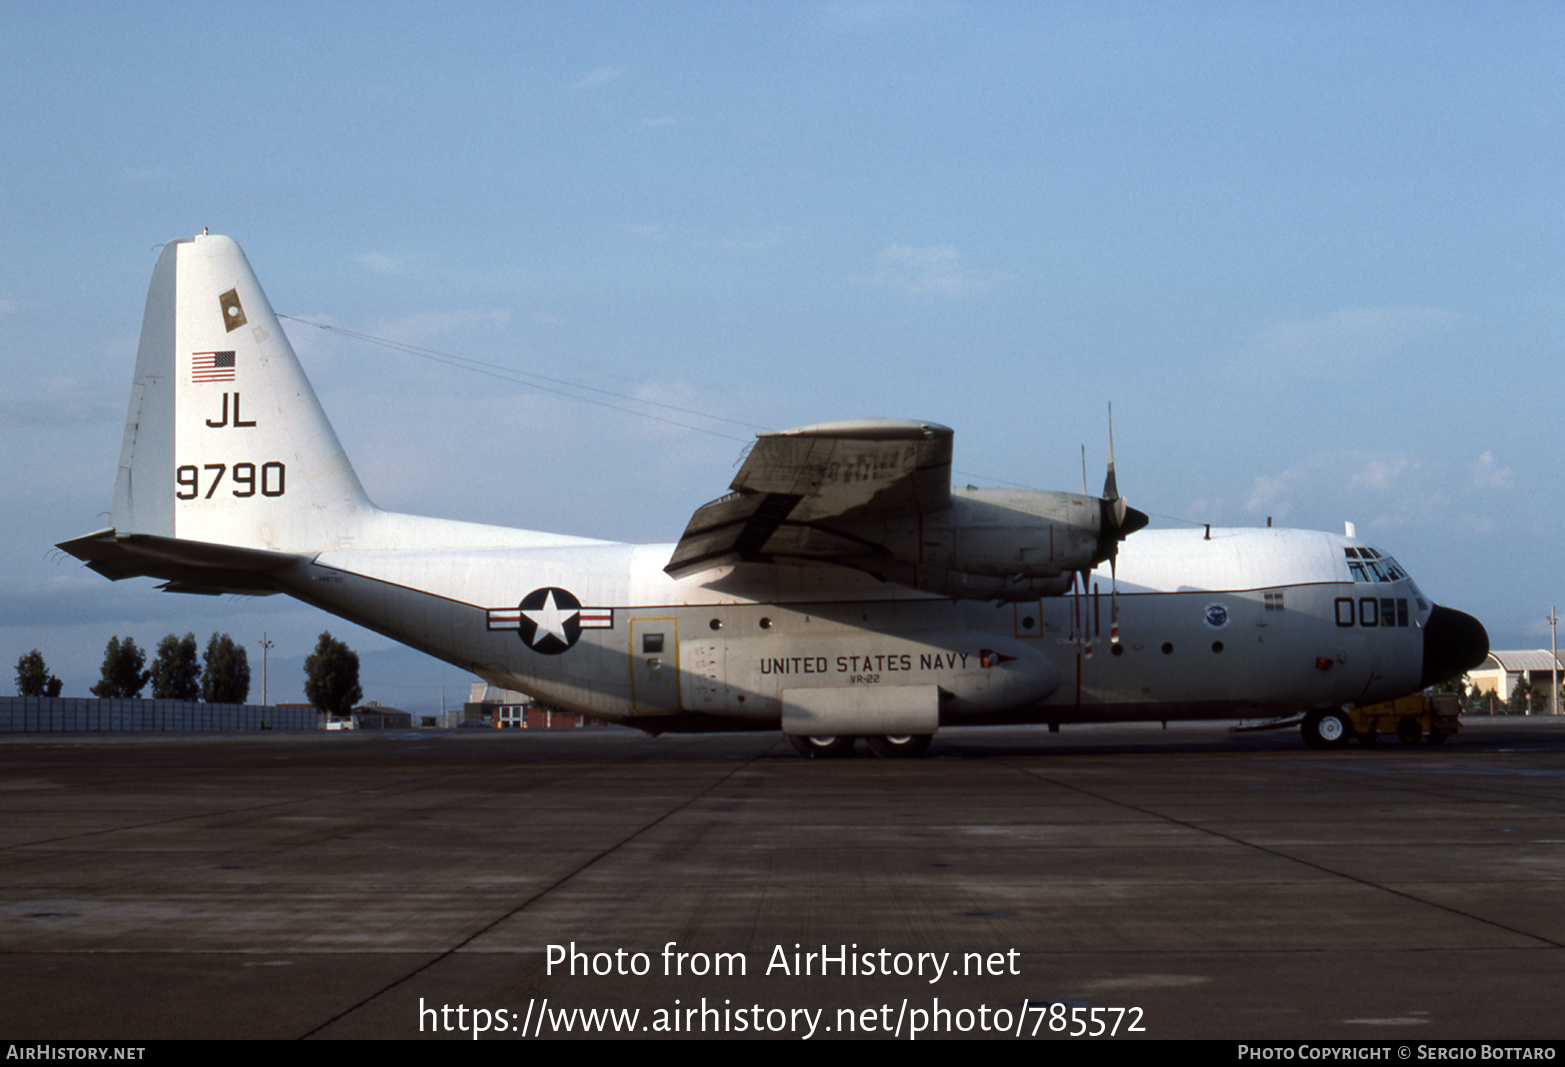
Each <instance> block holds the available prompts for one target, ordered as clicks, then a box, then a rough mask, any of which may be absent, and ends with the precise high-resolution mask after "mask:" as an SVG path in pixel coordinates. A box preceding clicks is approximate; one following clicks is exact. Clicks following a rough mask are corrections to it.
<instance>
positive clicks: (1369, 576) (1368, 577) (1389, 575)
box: [1342, 546, 1407, 582]
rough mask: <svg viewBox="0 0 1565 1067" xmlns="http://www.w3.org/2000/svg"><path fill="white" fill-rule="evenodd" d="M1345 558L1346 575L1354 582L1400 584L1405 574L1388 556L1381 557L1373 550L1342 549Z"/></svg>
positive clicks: (1349, 547) (1350, 547)
mask: <svg viewBox="0 0 1565 1067" xmlns="http://www.w3.org/2000/svg"><path fill="white" fill-rule="evenodd" d="M1342 552H1343V555H1344V556H1346V557H1347V561H1348V573H1349V574H1350V575H1352V576H1353V580H1354V581H1355V582H1400V581H1401V580H1402V579H1404V578H1406V577H1407V572H1406V571H1404V570H1403V569H1402V568H1401V567H1400V566H1398V564H1397V561H1396V560H1394V559H1392V558H1391V557H1390V556H1382V555H1381V554H1380V553H1379V552H1377V551H1375V550H1374V549H1373V548H1354V547H1352V546H1348V547H1345V548H1343V550H1342Z"/></svg>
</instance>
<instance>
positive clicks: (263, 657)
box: [261, 630, 274, 705]
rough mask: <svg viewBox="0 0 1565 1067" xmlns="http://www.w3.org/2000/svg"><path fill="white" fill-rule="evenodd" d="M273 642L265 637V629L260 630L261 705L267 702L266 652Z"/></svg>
mask: <svg viewBox="0 0 1565 1067" xmlns="http://www.w3.org/2000/svg"><path fill="white" fill-rule="evenodd" d="M273 644H274V642H272V641H268V640H267V639H266V631H265V630H262V631H261V703H262V704H263V705H264V704H265V703H266V702H267V701H266V653H267V651H268V650H270V649H271V647H272V645H273Z"/></svg>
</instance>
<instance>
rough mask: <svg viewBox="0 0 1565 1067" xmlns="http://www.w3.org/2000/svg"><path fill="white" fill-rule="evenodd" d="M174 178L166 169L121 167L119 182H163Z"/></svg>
mask: <svg viewBox="0 0 1565 1067" xmlns="http://www.w3.org/2000/svg"><path fill="white" fill-rule="evenodd" d="M173 176H174V173H173V171H171V170H169V169H168V168H166V167H121V168H120V173H119V177H120V181H122V182H139V183H144V182H164V181H168V180H169V179H170V178H172V177H173Z"/></svg>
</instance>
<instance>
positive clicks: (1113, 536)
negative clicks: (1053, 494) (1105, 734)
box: [1098, 404, 1152, 645]
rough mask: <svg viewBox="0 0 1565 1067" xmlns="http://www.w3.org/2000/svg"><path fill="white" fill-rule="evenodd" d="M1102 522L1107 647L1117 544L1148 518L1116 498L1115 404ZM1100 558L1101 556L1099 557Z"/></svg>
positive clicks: (1115, 616) (1113, 621) (1113, 626)
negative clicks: (1106, 581)
mask: <svg viewBox="0 0 1565 1067" xmlns="http://www.w3.org/2000/svg"><path fill="white" fill-rule="evenodd" d="M1099 505H1100V507H1101V508H1102V511H1101V516H1102V521H1101V523H1100V524H1099V529H1100V531H1101V532H1100V533H1099V542H1098V551H1099V552H1100V553H1102V554H1103V555H1106V556H1107V557H1108V561H1109V644H1111V645H1118V644H1119V573H1118V563H1119V543H1120V542H1121V541H1123V540H1124V539H1125V538H1127V537H1129V536H1130V535H1131V534H1133V533H1135V532H1136V531H1137V530H1139V529H1142V528H1143V527H1144V526H1146V525H1147V523H1149V522H1151V521H1152V520H1151V519H1149V518H1148V517H1147V515H1146V513H1145V512H1141V511H1137V510H1136V509H1135V508H1133V507H1131V506H1130V505H1129V504H1128V503H1126V501H1125V498H1124V497H1122V496H1120V495H1119V481H1118V480H1117V479H1116V478H1115V477H1114V405H1113V404H1110V405H1109V471H1108V475H1107V476H1106V477H1105V478H1104V479H1103V498H1102V500H1100V501H1099ZM1100 558H1101V557H1100Z"/></svg>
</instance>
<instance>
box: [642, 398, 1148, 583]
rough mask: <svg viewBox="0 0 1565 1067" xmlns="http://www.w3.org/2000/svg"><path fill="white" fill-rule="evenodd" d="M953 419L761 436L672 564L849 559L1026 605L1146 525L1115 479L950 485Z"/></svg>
mask: <svg viewBox="0 0 1565 1067" xmlns="http://www.w3.org/2000/svg"><path fill="white" fill-rule="evenodd" d="M951 438H952V431H951V429H950V428H949V427H946V426H941V425H939V424H938V423H926V422H914V421H909V420H899V419H860V420H854V421H851V422H830V423H821V424H819V425H815V426H806V427H803V428H801V429H797V430H785V431H783V432H781V433H767V434H761V435H759V436H758V437H757V440H756V443H755V446H754V447H753V448H752V449H751V452H750V455H749V456H748V457H747V458H746V460H745V462H744V465H743V467H742V468H741V469H740V471H739V475H738V477H736V478H735V479H734V481H733V485H732V489H733V490H734V491H733V492H732V493H729V494H728V495H727V496H724V497H720V498H719V499H717V500H714V501H712V502H711V503H710V504H706V505H704V506H703V507H701V508H700V509H698V510H697V511H696V513H695V515H694V516H693V517H692V518H691V520H690V525H689V527H688V528H686V530H685V535H684V537H683V538H681V540H680V542H679V545H678V546H677V547H676V548H675V550H674V555H673V558H672V559H671V560H670V561H669V564H668V567H667V568H666V569H667V570H668V572H669V573H670V574H673V575H675V576H676V577H679V576H683V575H686V574H693V573H696V572H698V571H701V570H705V569H707V568H710V567H715V566H721V565H723V564H728V563H743V562H766V563H772V562H779V561H786V560H796V561H813V562H819V563H834V564H837V565H840V566H844V567H852V568H854V569H855V570H861V571H864V572H866V573H869V574H873V575H875V576H876V577H879V578H881V579H884V580H886V581H890V582H896V583H898V584H900V585H906V586H909V587H910V588H913V589H920V590H923V591H925V592H930V593H937V594H940V595H942V596H953V597H962V598H970V599H980V600H993V599H1001V600H1028V599H1032V598H1035V597H1039V596H1054V595H1058V594H1060V593H1063V592H1065V591H1066V590H1067V589H1069V588H1070V584H1071V581H1072V580H1073V579H1072V575H1073V574H1074V573H1075V572H1077V571H1085V570H1090V569H1092V568H1093V567H1095V566H1097V565H1098V564H1099V563H1102V562H1104V561H1105V560H1112V559H1113V558H1114V556H1115V553H1116V551H1117V549H1118V545H1119V542H1120V541H1122V540H1124V538H1126V537H1127V536H1129V535H1130V534H1132V533H1134V532H1135V531H1137V530H1139V529H1141V528H1142V527H1143V526H1145V525H1146V524H1147V517H1146V516H1145V515H1144V514H1142V513H1141V512H1139V511H1137V510H1135V509H1134V508H1131V507H1128V506H1127V505H1126V504H1125V501H1124V499H1123V498H1122V497H1120V496H1119V493H1118V490H1117V488H1116V486H1115V481H1114V459H1113V446H1112V441H1111V443H1110V453H1109V473H1108V479H1107V481H1106V483H1105V485H1104V495H1103V496H1102V497H1093V496H1087V495H1085V494H1075V493H1062V492H1046V491H1039V490H1023V489H975V488H967V489H958V490H953V489H952V488H951V481H950V478H951Z"/></svg>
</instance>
